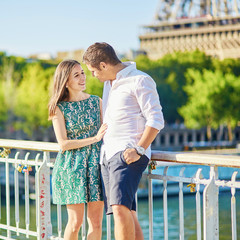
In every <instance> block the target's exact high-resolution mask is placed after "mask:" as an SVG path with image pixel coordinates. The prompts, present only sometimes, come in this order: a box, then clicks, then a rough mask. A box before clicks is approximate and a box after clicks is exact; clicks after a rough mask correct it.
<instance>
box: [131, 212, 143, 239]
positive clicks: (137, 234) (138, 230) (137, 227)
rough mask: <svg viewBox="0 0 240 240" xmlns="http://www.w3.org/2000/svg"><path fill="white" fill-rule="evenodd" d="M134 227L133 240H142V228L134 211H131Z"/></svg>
mask: <svg viewBox="0 0 240 240" xmlns="http://www.w3.org/2000/svg"><path fill="white" fill-rule="evenodd" d="M131 213H132V217H133V221H134V225H135V240H144V237H143V232H142V228H141V226H140V224H139V221H138V219H137V214H136V212H135V211H131Z"/></svg>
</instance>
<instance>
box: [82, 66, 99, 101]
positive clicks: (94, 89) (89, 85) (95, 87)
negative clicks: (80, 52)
mask: <svg viewBox="0 0 240 240" xmlns="http://www.w3.org/2000/svg"><path fill="white" fill-rule="evenodd" d="M82 68H83V70H84V72H85V74H86V92H87V93H89V94H93V95H97V96H99V97H102V92H103V83H102V82H100V81H99V80H98V79H97V78H95V77H93V76H92V73H91V72H90V71H89V70H88V69H87V67H86V65H84V64H82Z"/></svg>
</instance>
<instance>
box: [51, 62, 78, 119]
mask: <svg viewBox="0 0 240 240" xmlns="http://www.w3.org/2000/svg"><path fill="white" fill-rule="evenodd" d="M77 64H79V65H80V63H79V62H78V61H76V60H64V61H62V62H60V63H59V64H58V66H57V68H56V71H55V74H54V80H53V93H52V97H51V99H50V101H49V103H48V114H49V115H48V119H49V120H51V119H52V117H53V116H54V115H55V111H56V106H57V104H58V103H59V102H61V101H64V100H66V99H67V98H68V97H69V96H68V95H69V93H68V89H67V88H66V84H67V81H68V79H69V76H70V74H71V72H72V70H73V68H74V67H75V66H76V65H77Z"/></svg>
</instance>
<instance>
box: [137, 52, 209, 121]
mask: <svg viewBox="0 0 240 240" xmlns="http://www.w3.org/2000/svg"><path fill="white" fill-rule="evenodd" d="M135 61H136V63H137V67H138V68H139V69H140V70H142V71H144V72H146V73H148V74H149V75H150V76H151V77H152V78H153V79H154V80H155V81H156V84H157V90H158V92H159V95H160V100H161V104H162V106H163V113H164V118H165V120H166V122H168V123H173V122H175V121H176V120H180V121H181V120H182V117H181V115H179V113H178V111H177V109H178V108H179V107H181V106H182V105H184V104H186V102H187V98H188V97H187V95H186V93H185V91H184V90H183V86H185V85H186V76H185V73H186V71H187V70H188V69H190V68H194V69H197V70H199V71H203V69H212V68H213V64H212V59H211V58H210V57H209V56H206V54H205V53H203V52H200V51H194V52H175V53H173V54H168V55H165V56H164V57H163V58H161V59H158V60H155V61H153V60H150V59H149V58H148V57H147V56H138V57H137V58H136V59H135Z"/></svg>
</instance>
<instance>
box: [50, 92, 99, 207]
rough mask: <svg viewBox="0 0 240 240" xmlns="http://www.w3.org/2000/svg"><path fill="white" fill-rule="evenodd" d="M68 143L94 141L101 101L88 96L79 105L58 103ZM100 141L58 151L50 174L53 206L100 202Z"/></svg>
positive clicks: (95, 97)
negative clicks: (78, 140)
mask: <svg viewBox="0 0 240 240" xmlns="http://www.w3.org/2000/svg"><path fill="white" fill-rule="evenodd" d="M57 106H58V107H59V108H60V110H61V111H62V113H63V115H64V118H65V124H66V130H67V137H68V139H84V138H88V137H93V136H95V135H96V134H97V132H98V129H99V128H100V125H101V121H100V100H99V97H98V96H94V95H90V97H89V98H88V99H85V100H81V101H79V102H65V101H63V102H60V103H59V104H58V105H57ZM100 147H101V141H100V142H98V143H94V144H91V145H88V146H85V147H82V148H78V149H72V150H68V151H65V152H62V151H61V150H60V151H59V153H58V155H57V158H56V161H55V165H54V168H53V173H52V187H53V188H52V189H53V203H55V204H61V205H65V204H78V203H87V202H93V201H101V200H102V189H101V179H100V167H99V158H100Z"/></svg>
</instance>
